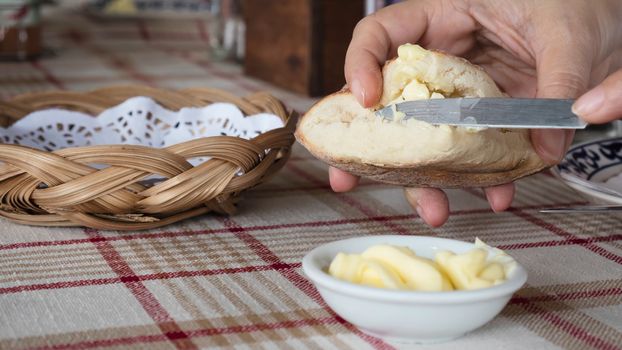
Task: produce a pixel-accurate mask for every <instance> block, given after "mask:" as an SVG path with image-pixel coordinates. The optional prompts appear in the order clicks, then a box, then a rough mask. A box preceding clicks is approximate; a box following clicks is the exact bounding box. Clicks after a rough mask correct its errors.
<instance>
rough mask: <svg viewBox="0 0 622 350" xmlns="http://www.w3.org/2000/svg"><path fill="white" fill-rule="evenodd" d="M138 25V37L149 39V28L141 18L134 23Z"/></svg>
mask: <svg viewBox="0 0 622 350" xmlns="http://www.w3.org/2000/svg"><path fill="white" fill-rule="evenodd" d="M136 25H137V26H138V33H140V38H141V39H143V40H145V41H149V40H150V39H151V35H149V29H148V28H147V24H145V22H144V21H143V20H138V22H137V23H136Z"/></svg>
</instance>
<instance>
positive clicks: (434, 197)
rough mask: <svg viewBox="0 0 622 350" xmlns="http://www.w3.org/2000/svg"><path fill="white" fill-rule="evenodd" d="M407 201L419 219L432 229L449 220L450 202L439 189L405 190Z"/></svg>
mask: <svg viewBox="0 0 622 350" xmlns="http://www.w3.org/2000/svg"><path fill="white" fill-rule="evenodd" d="M404 194H405V195H406V200H407V201H408V203H409V204H410V206H412V207H413V208H414V209H415V211H416V212H417V214H419V217H421V219H423V221H425V222H426V223H427V224H428V225H430V226H432V227H439V226H441V225H443V224H444V223H445V222H446V221H447V219H448V218H449V200H448V199H447V195H446V194H445V192H443V191H441V190H439V189H437V188H408V187H407V188H405V189H404Z"/></svg>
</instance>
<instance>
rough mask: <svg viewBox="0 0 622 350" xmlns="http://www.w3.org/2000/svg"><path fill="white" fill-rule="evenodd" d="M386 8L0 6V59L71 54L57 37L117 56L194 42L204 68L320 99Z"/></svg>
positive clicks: (162, 2)
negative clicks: (363, 22) (360, 27)
mask: <svg viewBox="0 0 622 350" xmlns="http://www.w3.org/2000/svg"><path fill="white" fill-rule="evenodd" d="M393 2H395V1H381V0H279V1H276V0H55V1H53V0H48V1H45V0H0V58H1V59H2V60H3V61H11V60H39V59H45V58H46V57H50V56H53V55H63V54H66V53H67V51H68V49H70V48H67V47H66V46H65V45H63V43H62V40H59V39H62V38H59V37H65V38H67V37H68V36H69V37H71V38H72V40H73V41H74V42H75V41H80V40H83V39H84V40H98V41H99V42H101V43H104V44H108V43H116V44H117V45H118V49H119V50H125V49H128V48H129V47H128V46H129V43H130V42H131V41H132V40H133V39H142V40H152V41H155V42H158V44H165V43H166V42H167V41H178V43H179V41H187V42H188V43H189V42H190V41H192V40H190V39H191V38H193V39H198V40H200V41H202V45H203V46H202V49H203V50H204V51H205V53H208V54H209V60H210V61H228V62H233V63H236V64H239V65H241V66H242V67H243V69H244V73H245V74H247V75H249V76H252V77H256V78H259V79H262V80H264V81H267V82H270V83H273V84H275V85H277V86H280V87H282V88H285V89H288V90H291V91H293V92H297V93H301V94H304V95H307V96H320V95H324V94H327V93H329V92H332V91H335V90H338V89H340V88H341V87H342V86H343V84H344V79H343V72H342V67H343V57H344V55H345V50H346V48H347V45H348V42H349V39H350V37H351V33H352V29H353V28H354V26H355V24H356V23H357V22H358V21H359V20H360V19H361V18H362V17H363V16H365V14H369V13H372V12H374V11H375V10H377V9H379V8H381V7H384V6H386V5H388V4H390V3H393ZM59 41H61V42H59ZM192 44H194V45H196V44H197V43H196V42H194V43H192ZM136 48H137V49H140V48H139V47H136Z"/></svg>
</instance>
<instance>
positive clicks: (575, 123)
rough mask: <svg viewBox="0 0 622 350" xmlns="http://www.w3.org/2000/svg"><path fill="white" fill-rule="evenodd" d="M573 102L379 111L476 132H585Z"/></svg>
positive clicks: (493, 102)
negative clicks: (517, 129) (505, 130)
mask: <svg viewBox="0 0 622 350" xmlns="http://www.w3.org/2000/svg"><path fill="white" fill-rule="evenodd" d="M573 102H574V100H571V99H540V98H504V97H487V98H441V99H430V100H416V101H405V102H400V103H396V104H393V105H389V106H387V107H385V108H382V109H380V110H378V111H376V115H377V116H379V117H381V118H383V119H386V120H393V118H394V117H395V116H396V112H398V113H399V115H400V116H402V118H403V119H410V118H414V119H417V120H420V121H424V122H426V123H430V124H435V125H439V124H447V125H456V126H463V127H474V128H478V127H479V128H481V127H486V128H507V129H511V128H528V129H583V128H585V127H586V126H587V124H586V123H585V122H584V121H583V120H581V119H580V118H579V117H578V116H577V115H575V114H573V113H572V111H571V106H572V103H573ZM401 113H403V114H401Z"/></svg>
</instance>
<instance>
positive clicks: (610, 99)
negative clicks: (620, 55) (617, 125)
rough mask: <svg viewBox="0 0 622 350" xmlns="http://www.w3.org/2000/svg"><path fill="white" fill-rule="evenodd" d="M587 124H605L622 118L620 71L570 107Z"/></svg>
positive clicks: (621, 76) (621, 75) (621, 78)
mask: <svg viewBox="0 0 622 350" xmlns="http://www.w3.org/2000/svg"><path fill="white" fill-rule="evenodd" d="M572 107H573V108H572V110H573V112H574V113H575V114H577V115H579V116H580V117H581V118H583V119H585V121H587V122H588V123H598V124H600V123H606V122H610V121H613V120H616V119H620V118H622V69H621V70H618V71H617V72H615V73H613V74H612V75H610V76H609V77H608V78H607V79H605V80H604V81H603V82H602V83H600V85H598V86H596V87H595V88H593V89H592V90H590V91H588V92H587V93H586V94H585V95H583V96H581V98H579V99H578V100H577V102H575V104H574V106H572Z"/></svg>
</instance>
